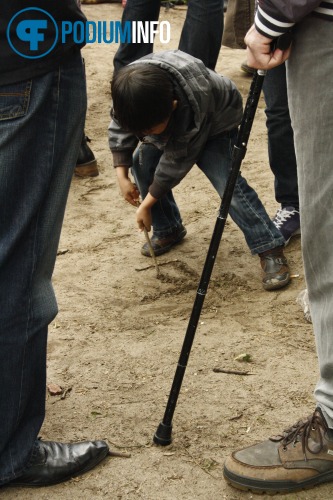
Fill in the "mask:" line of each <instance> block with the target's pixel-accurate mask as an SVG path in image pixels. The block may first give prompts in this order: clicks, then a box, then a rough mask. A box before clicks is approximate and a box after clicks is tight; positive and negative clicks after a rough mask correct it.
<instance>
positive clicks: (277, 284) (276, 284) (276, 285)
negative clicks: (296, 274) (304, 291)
mask: <svg viewBox="0 0 333 500" xmlns="http://www.w3.org/2000/svg"><path fill="white" fill-rule="evenodd" d="M290 281H291V280H290V275H289V273H288V276H287V278H285V279H284V280H276V281H273V282H268V283H265V282H264V281H263V282H262V286H263V287H264V289H265V290H268V291H270V290H279V289H280V288H283V287H285V286H287V285H289V283H290Z"/></svg>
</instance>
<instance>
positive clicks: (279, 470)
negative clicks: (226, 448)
mask: <svg viewBox="0 0 333 500" xmlns="http://www.w3.org/2000/svg"><path fill="white" fill-rule="evenodd" d="M223 473H224V477H225V479H226V481H227V482H228V483H229V484H231V485H232V486H234V487H235V488H238V489H240V490H250V491H252V492H253V493H268V494H274V493H289V492H290V493H291V492H294V491H299V490H302V489H307V488H312V487H313V486H316V485H319V484H322V483H325V482H328V481H333V430H330V429H329V428H328V426H327V423H326V421H325V419H324V416H323V414H322V412H321V410H320V409H319V408H317V409H316V410H315V412H314V413H313V415H311V416H309V417H308V418H306V419H304V420H300V421H299V422H297V423H296V424H295V425H293V426H292V427H290V428H289V429H287V430H285V431H284V432H283V434H282V435H279V436H274V437H272V438H269V440H267V441H263V442H262V443H258V444H256V445H254V446H250V447H248V448H244V449H242V450H238V451H236V452H234V453H233V454H232V455H231V456H230V457H228V458H227V460H226V462H225V464H224V471H223Z"/></svg>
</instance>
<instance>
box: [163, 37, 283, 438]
mask: <svg viewBox="0 0 333 500" xmlns="http://www.w3.org/2000/svg"><path fill="white" fill-rule="evenodd" d="M291 42H292V33H291V32H286V33H284V34H283V35H281V36H280V37H279V38H277V39H276V40H274V42H273V43H272V51H274V50H275V49H276V48H279V49H281V50H286V49H287V48H288V47H289V46H290V44H291ZM265 74H266V71H262V70H258V71H257V72H256V73H255V74H254V76H253V79H252V83H251V87H250V90H249V94H248V98H247V101H246V105H245V110H244V113H243V118H242V121H241V124H240V128H239V131H238V135H237V139H236V144H235V146H234V150H233V158H232V166H231V172H230V175H229V178H228V181H227V185H226V187H225V190H224V193H223V197H222V201H221V205H220V209H219V214H218V216H217V219H216V223H215V227H214V231H213V235H212V239H211V242H210V245H209V249H208V252H207V257H206V261H205V264H204V268H203V270H202V274H201V278H200V283H199V287H198V290H197V295H196V298H195V301H194V304H193V309H192V313H191V316H190V319H189V323H188V327H187V330H186V334H185V338H184V342H183V347H182V350H181V353H180V356H179V361H178V365H177V368H176V373H175V376H174V379H173V383H172V387H171V390H170V394H169V399H168V402H167V406H166V408H165V413H164V417H163V420H162V422H161V423H160V424H159V426H158V427H157V430H156V433H155V435H154V438H153V439H154V443H156V444H160V445H162V446H167V445H168V444H170V443H171V441H172V440H171V433H172V417H173V414H174V411H175V409H176V404H177V399H178V396H179V392H180V388H181V385H182V381H183V378H184V374H185V370H186V366H187V362H188V358H189V356H190V352H191V348H192V344H193V340H194V336H195V332H196V329H197V326H198V322H199V318H200V313H201V309H202V306H203V303H204V300H205V296H206V292H207V288H208V284H209V280H210V276H211V274H212V271H213V267H214V263H215V259H216V255H217V251H218V249H219V245H220V242H221V238H222V234H223V230H224V226H225V223H226V220H227V216H228V213H229V208H230V203H231V198H232V195H233V192H234V188H235V184H236V181H237V176H238V174H239V171H240V166H241V163H242V161H243V158H244V156H245V153H246V146H247V143H248V140H249V136H250V132H251V128H252V123H253V120H254V115H255V113H256V110H257V107H258V102H259V98H260V93H261V89H262V84H263V82H264V77H265Z"/></svg>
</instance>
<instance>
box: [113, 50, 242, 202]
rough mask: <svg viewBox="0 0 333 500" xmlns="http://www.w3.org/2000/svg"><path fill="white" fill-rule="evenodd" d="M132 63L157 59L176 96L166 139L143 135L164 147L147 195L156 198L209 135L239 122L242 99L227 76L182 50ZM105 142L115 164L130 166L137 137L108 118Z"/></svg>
mask: <svg viewBox="0 0 333 500" xmlns="http://www.w3.org/2000/svg"><path fill="white" fill-rule="evenodd" d="M137 62H140V63H145V64H156V65H158V66H159V67H161V68H163V69H165V70H166V71H168V73H169V74H170V76H171V78H172V81H173V83H174V86H175V90H176V95H177V101H178V106H177V109H176V110H175V112H174V116H173V128H172V130H171V133H170V136H169V138H168V140H167V142H166V143H165V144H163V145H162V146H161V143H159V141H158V136H155V137H154V136H146V137H145V138H144V142H146V143H147V142H149V143H152V144H155V145H156V147H159V148H160V149H162V150H163V154H162V156H161V159H160V162H159V164H158V165H157V168H156V171H155V176H154V180H153V183H152V185H151V186H150V188H149V192H150V194H151V195H152V196H154V198H157V199H158V198H160V197H162V196H163V195H164V194H165V193H166V192H168V191H169V190H170V189H172V188H173V187H174V186H176V185H177V184H179V182H180V181H181V180H182V179H183V178H184V177H185V175H186V174H187V173H188V172H189V171H190V169H191V168H192V166H193V165H194V164H195V163H196V161H197V159H198V158H199V156H200V154H201V152H202V151H203V148H204V146H205V144H206V142H207V141H208V139H209V138H210V137H213V136H215V135H218V134H221V133H223V132H228V131H231V130H233V129H235V128H236V127H237V126H238V125H239V123H240V120H241V117H242V98H241V95H240V93H239V92H238V90H237V88H236V87H235V85H234V84H233V83H232V82H231V81H230V80H229V79H228V78H225V77H223V76H220V75H218V74H217V73H215V72H213V71H211V70H209V69H207V68H206V67H205V66H204V64H203V63H202V62H201V61H199V60H198V59H196V58H194V57H192V56H190V55H188V54H185V53H183V52H181V51H165V52H160V53H157V54H150V55H149V56H146V57H144V58H142V59H139V61H136V62H134V63H132V64H136V63H137ZM109 144H110V148H111V151H112V153H113V159H114V166H117V165H127V166H129V165H130V164H131V162H132V154H133V152H134V149H135V147H136V145H137V144H138V139H137V138H135V137H133V136H131V135H130V134H128V133H124V131H122V130H121V129H120V127H119V126H118V125H117V124H116V122H115V121H114V120H112V122H111V124H110V127H109Z"/></svg>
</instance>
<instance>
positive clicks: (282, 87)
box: [263, 64, 300, 244]
mask: <svg viewBox="0 0 333 500" xmlns="http://www.w3.org/2000/svg"><path fill="white" fill-rule="evenodd" d="M263 92H264V96H265V102H266V109H265V112H266V117H267V121H266V125H267V132H268V157H269V164H270V167H271V170H272V172H273V174H274V188H275V199H276V201H277V202H278V203H279V204H280V205H281V208H280V209H279V210H278V211H277V213H276V215H275V217H274V219H273V221H274V224H275V225H276V226H277V227H278V228H279V230H280V231H281V232H282V234H283V236H284V238H285V240H286V243H285V244H287V243H288V242H289V240H290V238H291V237H292V236H295V235H297V234H300V220H299V200H298V182H297V164H296V155H295V146H294V133H293V129H292V126H291V120H290V115H289V105H288V95H287V78H286V67H285V64H283V65H281V66H278V67H276V68H273V69H271V70H269V71H267V74H266V76H265V79H264V84H263Z"/></svg>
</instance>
